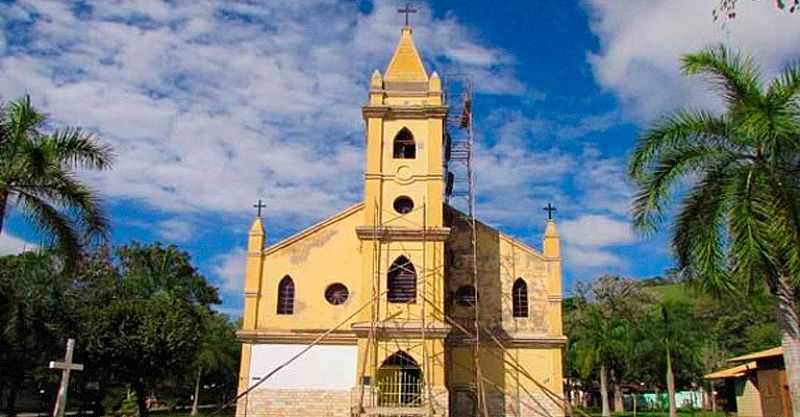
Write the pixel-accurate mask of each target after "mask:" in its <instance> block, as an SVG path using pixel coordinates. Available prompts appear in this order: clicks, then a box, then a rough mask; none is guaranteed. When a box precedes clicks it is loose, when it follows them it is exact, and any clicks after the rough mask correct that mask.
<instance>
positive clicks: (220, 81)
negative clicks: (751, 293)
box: [0, 0, 800, 314]
mask: <svg viewBox="0 0 800 417" xmlns="http://www.w3.org/2000/svg"><path fill="white" fill-rule="evenodd" d="M400 3H401V2H399V1H374V2H373V1H340V2H337V1H333V0H303V1H294V0H272V1H224V2H223V1H217V2H210V1H208V2H205V1H197V2H195V1H191V2H190V1H169V2H160V1H158V0H153V1H145V0H138V1H136V0H130V1H127V0H125V1H123V0H119V1H106V0H103V1H101V0H96V1H95V0H85V1H79V2H74V3H70V2H66V1H52V2H49V1H38V0H37V1H32V0H31V1H27V0H26V1H0V19H2V20H0V23H1V24H2V32H0V97H2V99H4V100H5V99H12V98H16V97H18V96H20V95H22V94H25V93H29V94H31V95H32V100H33V101H34V103H35V104H36V105H37V106H39V107H40V108H42V109H44V110H45V111H46V112H48V113H50V115H51V118H52V126H53V127H56V126H60V125H77V126H83V127H86V128H88V129H91V130H92V131H94V132H95V133H96V134H97V135H98V137H100V138H102V139H103V140H105V141H107V142H109V143H111V144H112V145H113V146H114V147H115V149H116V151H117V153H118V155H119V157H118V160H117V162H116V164H115V168H114V169H113V170H112V171H109V172H105V173H100V174H97V173H84V174H83V175H84V176H85V178H86V180H87V181H89V182H90V183H91V184H93V186H94V187H96V188H97V189H98V190H99V191H100V192H101V193H102V195H103V196H104V198H105V200H106V202H107V205H108V208H109V210H110V211H111V214H112V217H113V222H114V229H113V240H114V242H115V243H124V242H128V241H130V240H139V241H161V242H169V243H175V244H177V245H179V246H181V247H182V248H184V249H186V250H187V251H189V252H190V253H191V254H192V256H193V258H194V260H195V262H196V263H197V264H198V265H199V266H200V268H201V269H202V271H203V272H204V273H205V274H206V275H207V276H208V277H209V278H210V279H211V280H212V281H213V282H215V283H216V284H217V285H219V286H220V288H221V291H222V294H223V299H224V304H223V306H222V307H221V309H222V310H223V311H226V312H229V313H232V314H237V312H238V311H239V309H240V308H241V304H242V303H241V301H242V295H241V287H242V278H243V276H242V274H243V267H244V259H243V254H244V249H243V247H244V244H245V235H246V231H247V229H248V227H249V225H250V222H251V220H252V217H253V215H254V210H253V209H252V208H251V206H252V204H253V203H254V201H255V200H257V199H258V198H264V199H265V200H266V202H267V204H268V208H267V209H266V218H265V222H266V228H267V234H268V240H269V242H271V243H274V242H276V241H278V240H280V239H281V238H283V237H286V236H288V235H289V234H291V233H293V232H296V231H298V230H300V229H302V228H304V227H306V226H308V225H310V224H312V223H314V222H316V221H318V220H320V219H323V218H325V217H327V216H329V215H331V214H333V213H335V212H337V211H338V210H340V209H342V208H344V207H347V206H349V205H351V204H353V203H356V202H358V201H359V199H360V197H361V171H362V165H363V158H362V153H363V126H362V122H361V116H360V106H361V105H362V104H363V103H364V101H365V100H366V98H367V82H368V79H369V75H370V74H371V73H372V71H373V70H374V69H379V70H381V71H383V70H384V69H385V67H386V65H387V63H388V60H389V58H390V56H391V53H392V51H393V48H394V45H395V43H396V41H397V39H398V36H399V29H400V26H401V24H402V16H400V15H398V14H397V13H396V11H395V10H396V9H397V7H398V6H399V5H400ZM717 3H718V1H717V0H671V1H660V2H659V1H656V2H653V1H639V0H614V1H612V0H581V1H566V0H537V1H535V2H531V1H503V2H492V5H491V7H488V4H489V3H488V2H484V1H463V0H439V1H435V2H415V6H416V7H417V8H418V9H419V13H417V14H415V15H412V17H411V23H412V26H413V28H414V36H415V40H416V43H417V46H418V48H419V49H420V51H421V53H422V54H423V56H424V58H425V60H426V66H427V67H428V69H429V71H430V70H432V69H435V70H437V71H438V72H439V73H440V74H447V73H452V72H463V73H468V74H470V75H471V76H472V78H473V79H474V80H475V83H476V88H477V91H478V95H477V96H476V102H475V107H476V130H477V134H478V138H479V150H478V155H477V162H476V164H477V167H478V172H477V177H478V186H477V189H478V194H479V205H478V209H477V210H478V214H479V216H480V217H481V218H482V219H483V220H484V221H486V222H488V223H490V224H492V225H495V226H497V227H499V228H500V229H502V230H504V231H506V232H508V233H510V234H512V235H514V236H517V237H519V238H521V239H522V240H524V241H526V242H528V243H530V244H532V245H533V246H536V247H538V246H539V242H540V236H541V233H542V230H543V226H544V222H545V216H546V214H545V213H544V212H543V211H542V210H541V208H542V207H543V206H544V205H545V204H546V203H547V202H553V203H554V204H555V205H556V206H557V207H558V212H557V221H558V225H559V229H560V231H561V233H562V236H563V239H564V262H565V288H567V289H569V288H572V286H573V285H574V283H575V282H578V281H584V280H588V279H591V278H593V277H596V276H597V275H599V274H602V273H606V272H607V273H619V274H623V275H626V276H630V277H634V278H639V277H648V276H652V275H657V274H660V273H662V272H663V270H664V269H665V268H668V267H669V266H670V265H671V257H670V251H669V247H668V244H667V242H668V236H667V234H666V233H662V234H660V235H656V236H652V237H648V238H643V237H640V236H637V235H636V234H635V233H633V232H632V231H631V229H630V227H629V221H628V204H629V201H630V195H631V188H630V186H629V184H628V183H627V182H626V180H625V177H624V166H625V158H626V156H627V153H628V152H629V150H630V148H631V146H632V144H633V143H634V141H635V139H636V137H637V135H638V134H639V132H640V130H641V129H642V128H643V126H646V125H647V124H648V123H649V122H652V121H653V120H654V119H655V118H657V117H659V116H661V115H664V114H667V113H669V112H671V111H674V110H675V109H678V108H681V107H685V106H689V107H707V108H710V109H712V110H718V109H719V108H720V103H719V102H718V101H716V100H715V98H714V97H713V95H711V94H709V93H708V92H707V89H706V88H705V86H704V84H703V81H702V80H701V79H691V80H690V79H686V78H685V77H683V76H682V75H681V74H680V71H679V64H678V58H679V57H680V55H681V54H683V53H687V52H691V51H695V50H697V49H699V48H702V47H704V46H706V45H711V44H715V43H718V42H722V41H724V42H728V43H730V44H731V45H733V46H736V47H738V48H740V49H742V50H743V51H746V52H749V53H751V54H753V55H754V57H755V59H756V62H757V63H758V64H759V65H760V66H761V69H762V71H763V73H764V74H765V76H766V77H768V76H770V75H772V74H775V73H776V72H777V71H778V70H780V69H781V68H782V67H783V66H784V65H785V64H786V63H788V62H790V61H793V60H797V59H798V58H800V46H798V44H797V39H800V24H798V23H800V20H798V19H800V18H798V17H797V16H793V15H789V14H784V13H780V12H778V11H776V10H775V9H774V7H773V5H772V2H770V1H766V0H764V1H756V2H750V1H748V2H740V6H739V7H740V10H739V17H738V18H737V20H735V21H731V22H727V23H726V24H725V25H724V26H723V25H721V24H720V23H719V22H716V23H715V22H713V21H712V19H711V10H712V9H713V8H714V7H715V6H716V4H717ZM37 242H38V238H37V235H36V233H35V232H34V231H32V230H31V229H30V228H29V227H28V226H27V225H26V224H25V223H24V222H23V221H22V220H21V219H20V217H19V216H17V215H13V214H12V217H11V219H10V222H9V227H8V228H7V232H6V231H4V235H3V236H2V237H0V253H12V252H15V251H18V250H20V249H21V248H22V247H23V246H25V245H31V244H36V243H37Z"/></svg>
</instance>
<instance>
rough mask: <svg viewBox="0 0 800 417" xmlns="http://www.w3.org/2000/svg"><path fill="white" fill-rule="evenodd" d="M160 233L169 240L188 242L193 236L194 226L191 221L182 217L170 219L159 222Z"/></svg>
mask: <svg viewBox="0 0 800 417" xmlns="http://www.w3.org/2000/svg"><path fill="white" fill-rule="evenodd" d="M157 227H158V235H159V236H160V237H161V238H163V239H166V240H167V241H168V242H186V241H188V240H190V239H191V238H192V234H193V233H194V226H193V225H192V223H191V222H189V221H186V220H180V219H169V220H164V221H162V222H159V223H158V225H157Z"/></svg>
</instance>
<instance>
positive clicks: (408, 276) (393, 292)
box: [387, 256, 417, 303]
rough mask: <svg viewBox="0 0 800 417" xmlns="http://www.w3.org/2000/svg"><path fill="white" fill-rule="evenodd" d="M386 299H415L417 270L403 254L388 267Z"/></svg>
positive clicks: (395, 301)
mask: <svg viewBox="0 0 800 417" xmlns="http://www.w3.org/2000/svg"><path fill="white" fill-rule="evenodd" d="M387 287H388V290H389V292H388V294H387V299H388V301H389V302H390V303H413V302H415V301H416V299H417V272H416V270H415V269H414V265H412V264H411V262H410V261H409V260H408V259H407V258H406V257H404V256H401V257H400V258H398V259H397V260H396V261H394V263H393V264H392V267H391V268H390V269H389V277H388V283H387Z"/></svg>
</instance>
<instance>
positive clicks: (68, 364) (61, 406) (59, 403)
mask: <svg viewBox="0 0 800 417" xmlns="http://www.w3.org/2000/svg"><path fill="white" fill-rule="evenodd" d="M74 350H75V339H67V353H66V354H65V355H64V362H55V361H51V362H50V369H60V370H61V385H60V386H59V387H58V397H56V406H55V408H54V409H53V417H64V412H65V411H66V409H67V390H68V389H69V373H70V372H71V371H82V370H83V365H81V364H78V363H72V352H73V351H74Z"/></svg>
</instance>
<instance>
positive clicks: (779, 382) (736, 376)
mask: <svg viewBox="0 0 800 417" xmlns="http://www.w3.org/2000/svg"><path fill="white" fill-rule="evenodd" d="M728 362H729V363H732V364H737V365H736V366H734V367H732V368H727V369H722V370H719V371H716V372H713V373H710V374H708V375H705V376H704V378H705V379H708V380H711V381H720V382H722V383H723V384H724V385H723V386H722V387H721V388H723V389H722V391H723V392H727V393H729V397H730V400H729V401H728V404H729V407H726V408H727V410H726V411H736V413H737V415H738V416H740V417H778V416H785V417H792V400H791V397H790V396H789V385H788V384H787V381H786V367H785V365H784V363H783V348H782V347H776V348H772V349H767V350H763V351H760V352H754V353H749V354H747V355H742V356H737V357H735V358H731V359H728ZM734 398H735V401H733V399H734ZM734 404H735V410H734V409H731V408H732V407H731V406H733V405H734Z"/></svg>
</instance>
